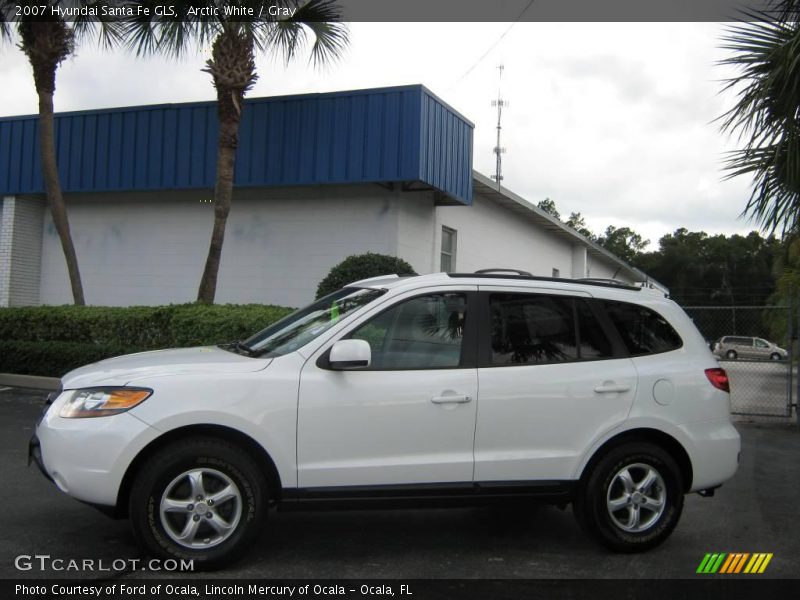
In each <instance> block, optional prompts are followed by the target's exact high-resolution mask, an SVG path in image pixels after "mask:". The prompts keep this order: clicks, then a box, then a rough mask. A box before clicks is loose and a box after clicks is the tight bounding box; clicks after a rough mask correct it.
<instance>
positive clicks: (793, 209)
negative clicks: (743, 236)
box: [718, 0, 800, 233]
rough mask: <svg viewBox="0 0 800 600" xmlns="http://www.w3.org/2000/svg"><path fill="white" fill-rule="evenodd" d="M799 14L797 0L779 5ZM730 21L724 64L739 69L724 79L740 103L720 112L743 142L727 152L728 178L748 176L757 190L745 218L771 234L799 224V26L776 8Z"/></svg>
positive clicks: (727, 89)
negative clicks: (774, 11) (783, 17)
mask: <svg viewBox="0 0 800 600" xmlns="http://www.w3.org/2000/svg"><path fill="white" fill-rule="evenodd" d="M775 4H776V5H777V6H778V7H779V9H780V10H781V11H783V12H782V14H793V13H792V12H791V11H793V10H794V11H795V13H794V14H797V13H796V10H797V7H798V5H799V4H800V3H799V2H798V0H783V1H781V2H776V3H775ZM747 16H748V17H749V18H750V19H751V20H750V21H748V22H741V23H739V24H736V25H733V26H730V27H729V28H728V29H727V30H726V33H725V35H724V37H723V38H722V42H723V44H722V48H723V49H726V50H728V51H730V52H731V55H730V56H729V57H728V58H726V59H724V60H722V61H721V64H722V65H725V66H727V67H730V68H732V69H734V71H735V74H734V75H733V76H732V77H730V78H729V79H727V80H725V81H724V82H723V88H722V91H723V92H729V93H733V94H734V98H735V104H734V106H733V107H732V108H731V109H730V110H728V111H727V112H725V113H724V114H723V115H721V116H720V117H719V118H718V121H719V122H720V128H721V129H722V131H724V132H727V133H730V134H735V135H736V136H737V139H738V142H739V143H740V145H741V147H740V149H739V150H736V151H734V152H731V153H729V154H728V156H727V158H726V161H725V165H724V168H725V170H726V178H727V179H730V178H733V177H738V176H742V175H745V176H750V177H752V179H753V184H752V190H751V195H750V198H749V200H748V201H747V204H746V206H745V209H744V211H743V213H742V216H744V217H747V218H750V219H752V220H754V221H755V222H756V223H757V224H758V225H759V226H760V227H761V228H763V229H765V230H771V231H772V232H773V233H774V232H775V231H776V230H777V229H779V228H782V230H783V232H784V233H786V232H787V231H793V230H797V229H798V228H800V176H799V175H800V25H799V24H798V22H797V21H796V20H795V21H785V20H780V19H775V18H774V15H773V14H771V13H766V12H761V13H748V14H747Z"/></svg>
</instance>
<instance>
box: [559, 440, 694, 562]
mask: <svg viewBox="0 0 800 600" xmlns="http://www.w3.org/2000/svg"><path fill="white" fill-rule="evenodd" d="M574 510H575V514H576V517H577V518H578V521H579V523H580V524H581V525H582V526H583V527H584V529H586V530H587V531H588V532H589V533H590V534H591V535H593V536H594V537H595V538H596V539H597V540H598V541H599V542H600V543H602V544H603V545H605V546H607V547H609V548H611V549H612V550H616V551H618V552H641V551H644V550H648V549H650V548H653V547H655V546H657V545H659V544H661V543H662V542H663V541H664V540H666V539H667V538H668V537H669V535H670V534H671V533H672V531H673V529H675V526H676V525H677V523H678V520H679V519H680V515H681V511H682V510H683V482H682V479H681V473H680V470H679V469H678V467H677V465H676V464H675V461H674V460H673V459H672V457H671V456H670V455H669V454H667V452H665V451H664V450H663V449H662V448H660V447H659V446H656V445H653V444H649V443H644V442H642V443H630V444H625V445H623V446H619V447H617V448H614V449H612V450H611V451H610V452H608V454H606V455H605V456H604V457H603V458H601V459H600V461H599V462H598V463H597V464H596V466H595V467H594V469H593V471H592V472H591V473H590V474H589V476H588V479H587V480H586V481H585V482H584V483H583V484H582V486H581V488H580V490H579V491H578V495H577V497H576V499H575V503H574Z"/></svg>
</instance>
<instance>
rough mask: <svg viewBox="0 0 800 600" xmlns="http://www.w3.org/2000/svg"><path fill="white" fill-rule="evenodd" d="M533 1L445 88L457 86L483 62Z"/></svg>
mask: <svg viewBox="0 0 800 600" xmlns="http://www.w3.org/2000/svg"><path fill="white" fill-rule="evenodd" d="M535 1H536V0H530V1H529V2H528V4H527V5H526V6H525V8H523V9H522V12H521V13H519V15H518V16H517V18H516V19H514V22H513V23H511V25H509V26H508V28H507V29H506V30H505V31H504V32H503V33H502V34H501V35H500V37H499V38H497V39H496V40H495V41H494V43H493V44H492V45H491V46H489V48H488V49H487V50H486V52H484V53H483V54H481V57H480V58H479V59H478V60H476V61H475V62H474V63H473V64H472V66H471V67H470V68H469V69H467V70H466V71H464V74H463V75H462V76H461V77H459V78H458V79H456V80H455V81H454V82H453V84H452V85H451V86H450V87H449V88H447V89H448V90H451V89H453V88H454V87H455V86H457V85H458V84H459V83H461V81H463V79H464V78H465V77H466V76H467V75H469V74H470V73H472V71H473V70H474V69H475V67H477V66H478V65H479V64H481V62H483V59H484V58H486V57H487V56H489V53H490V52H491V51H492V50H494V49H495V48H496V47H497V45H498V44H499V43H500V42H502V41H503V38H504V37H506V36H507V35H508V33H509V32H510V31H511V30H512V29H513V28H514V25H516V24H517V23H519V20H520V19H521V18H522V16H523V15H524V14H525V13H526V12H528V9H529V8H530V7H531V6H533V3H534V2H535Z"/></svg>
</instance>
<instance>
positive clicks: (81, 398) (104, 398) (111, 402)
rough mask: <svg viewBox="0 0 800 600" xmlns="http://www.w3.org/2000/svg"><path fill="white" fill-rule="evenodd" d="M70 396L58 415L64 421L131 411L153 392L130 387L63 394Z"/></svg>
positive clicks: (100, 388) (91, 389) (75, 391)
mask: <svg viewBox="0 0 800 600" xmlns="http://www.w3.org/2000/svg"><path fill="white" fill-rule="evenodd" d="M65 393H66V394H71V395H70V396H69V397H68V398H67V399H66V401H65V402H64V404H62V405H61V410H60V411H59V413H58V415H59V416H60V417H64V418H65V419H77V418H84V417H107V416H110V415H118V414H119V413H123V412H125V411H126V410H130V409H132V408H133V407H134V406H136V405H137V404H141V403H142V402H144V401H145V400H147V398H149V397H150V396H151V395H152V393H153V390H149V389H147V388H132V387H98V388H86V389H83V390H73V391H71V392H65Z"/></svg>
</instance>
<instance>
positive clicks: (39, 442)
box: [28, 405, 160, 507]
mask: <svg viewBox="0 0 800 600" xmlns="http://www.w3.org/2000/svg"><path fill="white" fill-rule="evenodd" d="M52 408H53V409H52V410H47V411H46V412H45V414H44V415H43V417H42V419H41V421H40V422H39V424H38V425H37V426H36V432H35V434H34V436H33V437H32V438H31V440H30V442H29V444H28V464H30V463H31V462H33V463H35V464H36V466H37V467H38V468H39V470H40V471H41V472H42V474H43V475H44V476H45V477H46V478H47V479H49V480H50V481H52V482H53V483H54V484H55V485H56V486H57V487H58V488H59V489H60V490H61V491H62V492H65V493H66V494H69V495H70V496H72V497H73V498H76V499H77V500H81V501H83V502H87V503H89V504H93V505H103V506H112V507H113V506H115V505H116V504H117V496H118V494H119V489H120V486H121V485H122V479H123V477H124V476H125V472H126V471H127V469H128V466H129V465H130V464H131V463H132V462H133V459H134V458H135V457H136V456H137V455H138V454H139V452H141V450H142V449H144V448H145V447H146V446H147V444H149V443H150V442H151V441H153V440H154V439H156V438H157V437H158V436H159V435H160V432H159V431H158V430H156V429H154V428H153V427H150V426H149V425H147V424H146V423H144V422H142V421H140V420H139V419H137V418H136V417H134V416H133V415H131V414H129V413H122V414H119V415H114V416H110V417H95V418H84V419H65V418H62V417H59V416H58V407H57V406H55V405H54V406H53V407H52Z"/></svg>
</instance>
